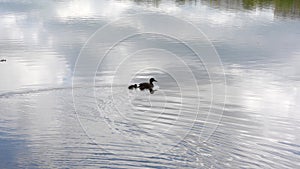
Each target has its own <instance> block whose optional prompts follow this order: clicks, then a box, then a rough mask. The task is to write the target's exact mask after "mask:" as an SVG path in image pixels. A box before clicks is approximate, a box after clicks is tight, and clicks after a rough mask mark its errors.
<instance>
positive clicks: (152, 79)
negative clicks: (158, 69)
mask: <svg viewBox="0 0 300 169" xmlns="http://www.w3.org/2000/svg"><path fill="white" fill-rule="evenodd" d="M149 81H150V83H152V82H157V81H156V80H155V79H154V78H151V79H150V80H149Z"/></svg>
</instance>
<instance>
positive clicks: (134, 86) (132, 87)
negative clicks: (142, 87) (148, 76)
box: [128, 84, 138, 90]
mask: <svg viewBox="0 0 300 169" xmlns="http://www.w3.org/2000/svg"><path fill="white" fill-rule="evenodd" d="M137 87H138V86H137V84H134V85H130V86H128V89H129V90H132V89H136V88H137Z"/></svg>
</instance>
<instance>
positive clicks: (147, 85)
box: [128, 78, 157, 94]
mask: <svg viewBox="0 0 300 169" xmlns="http://www.w3.org/2000/svg"><path fill="white" fill-rule="evenodd" d="M153 82H157V81H156V80H155V79H154V78H151V79H150V80H149V83H147V82H144V83H140V84H139V85H137V84H133V85H130V86H128V89H129V90H133V89H137V88H139V89H140V90H142V91H143V90H145V89H146V90H149V92H150V93H151V94H153V93H154V90H153V87H154V84H153Z"/></svg>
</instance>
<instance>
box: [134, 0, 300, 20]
mask: <svg viewBox="0 0 300 169" xmlns="http://www.w3.org/2000/svg"><path fill="white" fill-rule="evenodd" d="M134 2H136V3H137V4H148V5H152V6H155V7H159V5H160V3H161V0H134ZM171 2H173V1H170V3H171ZM175 3H176V4H177V5H201V4H205V5H209V6H211V7H214V8H221V9H237V10H255V9H257V8H259V9H263V8H271V9H273V10H274V14H275V16H282V17H291V18H294V17H300V0H230V1H228V0H227V1H224V0H176V1H175Z"/></svg>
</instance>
